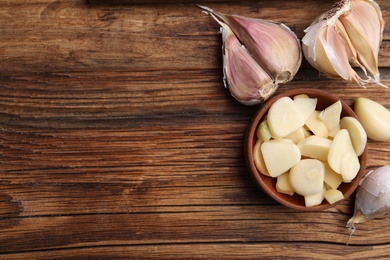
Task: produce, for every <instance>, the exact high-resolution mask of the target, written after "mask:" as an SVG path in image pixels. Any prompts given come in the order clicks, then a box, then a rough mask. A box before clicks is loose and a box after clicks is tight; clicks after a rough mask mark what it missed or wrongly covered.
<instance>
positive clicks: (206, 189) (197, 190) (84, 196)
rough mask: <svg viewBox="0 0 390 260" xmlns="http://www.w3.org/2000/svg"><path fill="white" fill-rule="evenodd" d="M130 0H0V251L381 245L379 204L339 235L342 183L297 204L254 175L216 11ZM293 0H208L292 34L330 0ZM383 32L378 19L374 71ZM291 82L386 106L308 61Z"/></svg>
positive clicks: (328, 251) (384, 70) (385, 253)
mask: <svg viewBox="0 0 390 260" xmlns="http://www.w3.org/2000/svg"><path fill="white" fill-rule="evenodd" d="M135 2H137V1H131V0H128V1H126V2H121V3H119V2H116V3H115V4H113V2H111V1H110V2H108V1H103V0H94V1H83V0H71V1H62V0H61V1H49V0H34V1H25V0H19V1H5V2H1V3H0V12H1V14H2V15H0V34H1V35H2V39H1V41H0V54H1V57H2V58H1V59H0V230H1V232H0V255H1V257H2V258H4V259H42V258H45V259H57V258H61V259H71V258H72V259H74V258H77V259H86V258H93V259H96V258H97V259H99V258H102V259H103V258H104V259H107V258H108V259H116V258H125V259H254V258H272V259H275V258H276V259H277V258H286V257H290V258H299V257H303V258H318V259H330V258H332V259H333V258H334V259H339V258H340V259H346V258H350V259H351V258H362V259H363V258H367V257H377V258H388V257H390V227H389V226H388V225H387V222H388V221H387V219H385V218H383V219H376V220H372V221H370V222H369V223H364V224H358V225H357V228H358V230H357V231H356V232H355V233H354V234H353V236H352V238H351V240H350V241H349V246H346V243H347V241H348V238H349V234H350V232H349V230H348V229H347V228H346V227H345V225H346V222H347V221H348V219H349V218H350V217H351V216H352V213H353V197H352V198H350V199H348V200H346V201H345V202H343V203H342V204H341V205H338V206H337V207H335V208H332V209H329V210H326V211H322V212H310V213H307V212H298V211H295V210H292V209H288V208H286V207H284V206H281V205H279V204H277V203H276V202H275V201H273V200H272V199H270V198H269V197H267V196H266V195H265V194H264V193H263V192H262V191H261V190H260V189H259V188H258V187H256V186H255V184H254V182H253V181H252V179H251V177H250V175H249V173H248V171H247V168H246V165H245V161H244V156H243V140H244V135H245V131H246V126H247V124H248V123H249V121H250V119H251V117H252V115H253V114H254V113H255V111H256V110H257V109H258V107H245V106H242V105H240V104H239V103H238V102H236V101H235V100H234V99H233V98H232V97H231V96H230V94H229V92H228V90H227V89H225V88H224V87H223V84H222V80H221V79H222V73H221V57H220V55H221V39H220V34H219V33H218V30H219V28H218V25H217V24H216V23H215V22H214V21H213V20H212V19H211V17H210V16H207V15H205V14H203V13H202V12H201V11H200V9H199V8H197V7H196V6H195V5H194V3H193V2H192V1H177V2H176V1H175V2H173V1H172V2H164V3H161V2H159V1H148V3H146V2H144V3H143V4H134V3H135ZM138 2H139V1H138ZM197 2H198V1H197ZM203 2H204V1H203ZM301 2H302V3H299V4H298V3H297V2H296V1H292V0H291V1H290V0H287V1H279V0H276V1H260V2H259V1H245V2H244V1H234V2H231V1H212V2H210V3H208V4H209V6H210V7H212V8H215V9H218V10H220V11H223V12H226V13H233V12H234V13H240V14H242V15H248V16H254V17H263V18H265V19H272V20H279V21H283V22H284V23H286V24H287V25H288V26H290V27H291V28H292V29H293V30H294V31H295V32H296V33H297V35H298V37H300V38H301V37H303V30H304V29H305V28H306V27H307V26H308V25H309V24H310V22H311V21H312V19H314V18H315V17H316V16H317V15H318V14H320V13H321V12H323V11H325V10H327V8H329V7H330V6H331V5H332V4H333V1H309V0H305V1H301ZM378 3H380V5H381V7H382V9H383V15H384V18H385V20H386V21H389V15H390V3H389V2H387V1H378ZM389 22H390V21H389ZM389 40H390V31H389V28H388V27H386V29H385V34H384V42H383V44H382V47H381V50H380V57H379V61H380V71H381V75H382V79H383V83H384V84H386V85H390V71H389V69H388V67H389V66H390V52H389V50H390V49H389ZM301 87H311V88H319V89H324V90H326V91H329V92H331V93H334V94H336V95H338V96H339V97H340V98H342V99H343V100H345V101H346V102H347V103H348V104H350V105H351V106H352V105H353V102H354V99H355V98H357V97H359V96H366V97H369V98H371V99H374V100H377V101H379V102H381V103H382V104H383V105H384V106H386V107H387V108H389V109H390V98H389V97H390V93H389V90H388V89H385V88H381V87H378V86H373V85H370V86H368V87H367V88H366V89H362V88H360V87H358V86H357V85H356V84H353V83H348V82H342V81H339V80H331V79H326V78H324V77H319V76H318V73H317V72H316V71H315V70H314V69H313V68H311V67H310V66H309V65H308V63H307V62H304V63H303V65H302V67H301V69H300V70H299V72H298V74H297V75H296V77H295V79H294V80H293V81H292V82H290V83H288V84H286V85H283V86H281V87H280V88H279V89H278V91H277V93H280V92H282V91H284V90H287V89H293V88H301ZM368 148H369V155H368V169H370V168H373V167H377V166H381V165H385V164H388V162H389V158H390V157H389V156H390V155H389V154H390V143H389V142H375V141H371V140H370V141H369V143H368Z"/></svg>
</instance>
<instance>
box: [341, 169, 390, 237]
mask: <svg viewBox="0 0 390 260" xmlns="http://www.w3.org/2000/svg"><path fill="white" fill-rule="evenodd" d="M388 212H390V166H382V167H380V168H377V169H375V170H372V171H370V172H369V173H368V174H367V175H366V176H365V177H364V178H363V180H362V181H361V182H360V185H359V188H358V190H357V192H356V198H355V212H354V215H353V217H352V218H351V219H350V220H349V221H348V223H347V227H348V228H349V229H350V230H351V232H352V233H353V232H354V231H355V229H356V228H355V224H357V223H362V222H365V221H367V220H370V219H373V218H376V217H382V216H384V215H385V214H386V213H388ZM352 233H351V234H352Z"/></svg>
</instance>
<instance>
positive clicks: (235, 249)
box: [7, 242, 389, 260]
mask: <svg viewBox="0 0 390 260" xmlns="http://www.w3.org/2000/svg"><path fill="white" fill-rule="evenodd" d="M388 252H389V247H388V246H386V245H385V246H378V247H373V246H364V245H362V246H359V247H353V246H345V245H335V244H330V245H325V246H324V247H318V244H316V243H302V244H300V245H295V244H291V243H283V242H281V243H248V244H246V243H232V242H226V243H222V244H219V243H202V244H174V245H172V244H163V245H141V246H129V245H122V246H107V247H98V248H96V247H85V248H83V247H80V248H72V249H65V250H54V251H47V252H45V253H42V252H29V253H18V254H8V255H7V259H25V258H30V257H32V258H34V259H37V258H41V257H48V258H50V259H55V258H57V257H58V256H59V255H61V259H74V258H78V259H84V258H90V257H97V258H99V257H102V256H104V257H105V258H110V259H118V258H127V257H134V258H137V259H158V260H161V259H183V258H186V259H204V258H212V259H221V258H223V259H234V260H235V259H253V258H258V259H259V258H265V259H266V258H273V259H275V258H289V259H291V258H294V259H299V258H306V259H312V258H315V259H324V260H327V259H359V258H362V259H369V258H371V257H372V256H373V255H376V256H378V258H382V259H386V258H389V253H388Z"/></svg>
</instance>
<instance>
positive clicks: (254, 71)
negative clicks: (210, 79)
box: [220, 22, 278, 105]
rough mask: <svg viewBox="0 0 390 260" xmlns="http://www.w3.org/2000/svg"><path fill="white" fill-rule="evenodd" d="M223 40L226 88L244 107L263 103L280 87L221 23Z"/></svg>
mask: <svg viewBox="0 0 390 260" xmlns="http://www.w3.org/2000/svg"><path fill="white" fill-rule="evenodd" d="M220 24H221V26H222V28H221V31H222V40H223V47H222V48H223V73H224V82H225V83H226V84H225V86H226V87H228V88H229V90H230V93H231V94H232V96H233V97H234V98H235V99H236V100H237V101H239V102H240V103H242V104H244V105H255V104H259V103H262V102H263V101H264V100H266V99H267V98H268V97H269V96H271V95H272V94H273V93H274V92H275V91H276V89H277V87H278V85H277V84H275V83H274V81H273V80H272V79H271V77H270V76H269V75H268V74H267V73H266V72H265V71H264V70H263V69H262V67H261V66H260V65H259V64H258V63H257V62H256V61H255V60H254V59H253V57H252V56H251V55H250V54H249V52H248V51H247V50H246V48H245V47H244V46H243V45H242V44H241V43H240V42H239V41H238V39H237V37H236V36H235V35H234V34H233V32H232V31H231V30H230V28H229V27H228V26H227V25H226V24H224V23H222V22H220Z"/></svg>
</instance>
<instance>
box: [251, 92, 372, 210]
mask: <svg viewBox="0 0 390 260" xmlns="http://www.w3.org/2000/svg"><path fill="white" fill-rule="evenodd" d="M299 94H306V95H308V96H309V97H311V98H317V100H318V101H317V107H316V109H317V110H323V109H325V108H326V107H328V106H330V105H331V104H333V103H334V102H336V101H338V100H340V98H338V97H337V96H336V95H333V94H330V93H328V92H325V91H322V90H318V89H308V88H303V89H294V90H289V91H286V92H284V93H281V94H279V95H276V96H274V97H273V98H271V99H270V100H269V101H267V102H266V103H265V104H264V105H263V106H262V107H261V108H260V109H259V110H258V111H257V112H256V114H255V115H254V117H253V118H252V121H251V123H250V125H249V127H248V129H247V133H246V138H245V157H246V163H247V166H248V169H249V171H250V173H251V174H252V176H253V178H254V180H255V182H256V183H257V184H258V185H259V186H260V187H261V188H262V189H263V190H264V191H265V192H266V193H267V194H268V195H269V196H270V197H272V198H273V199H274V200H276V201H278V202H279V203H281V204H283V205H285V206H288V207H290V208H294V209H300V210H307V211H313V210H324V209H327V208H330V207H333V206H335V205H337V204H339V203H341V201H342V200H341V201H338V202H336V203H334V204H329V203H328V202H327V201H326V200H324V201H323V202H322V204H320V205H318V206H313V207H306V206H305V201H304V197H303V196H301V195H298V194H294V195H293V196H290V195H287V194H282V193H279V192H278V191H276V188H275V184H276V178H272V177H269V176H265V175H263V174H261V173H260V172H259V171H258V170H257V168H256V166H255V163H254V160H253V147H254V145H255V143H256V140H257V136H256V130H257V127H258V125H259V124H260V123H261V121H262V120H263V118H264V117H265V115H267V113H268V109H269V108H270V107H271V105H272V104H273V103H274V102H275V101H276V100H278V99H279V98H281V97H285V96H288V97H291V98H292V97H294V96H295V95H299ZM340 101H341V104H342V112H341V117H344V116H352V117H355V118H357V117H356V115H355V113H354V112H353V110H352V109H351V108H350V107H349V106H348V104H347V103H345V102H344V101H342V100H340ZM366 160H367V147H366V148H365V150H364V152H363V154H362V155H361V156H360V157H359V161H360V170H359V173H358V175H357V176H356V177H355V179H354V180H353V181H352V182H350V183H342V184H341V185H340V186H339V188H338V189H339V190H340V191H341V192H342V193H343V194H344V199H346V198H348V197H349V196H350V195H351V194H352V193H353V192H354V191H355V189H356V188H357V186H358V185H359V182H360V180H361V179H362V177H363V176H364V174H365V167H366Z"/></svg>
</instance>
